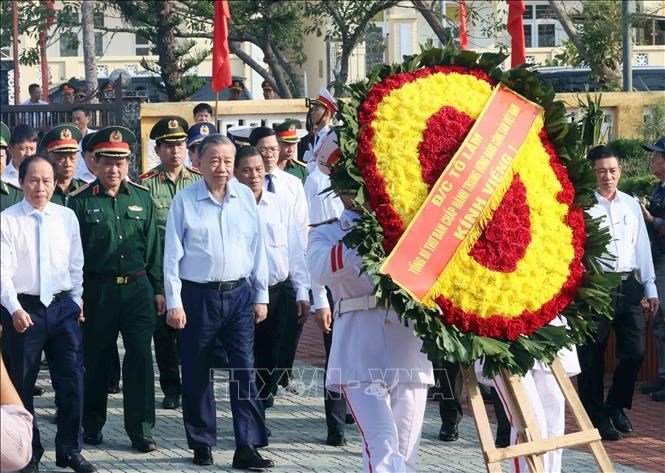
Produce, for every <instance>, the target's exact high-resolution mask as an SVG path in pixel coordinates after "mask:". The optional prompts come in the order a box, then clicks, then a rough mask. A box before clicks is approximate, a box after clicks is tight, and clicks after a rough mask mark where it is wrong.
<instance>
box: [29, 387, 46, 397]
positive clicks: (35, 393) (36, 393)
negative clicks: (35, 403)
mask: <svg viewBox="0 0 665 473" xmlns="http://www.w3.org/2000/svg"><path fill="white" fill-rule="evenodd" d="M45 392H46V389H44V388H40V387H39V386H35V387H34V388H32V395H33V396H41V395H43V394H44V393H45Z"/></svg>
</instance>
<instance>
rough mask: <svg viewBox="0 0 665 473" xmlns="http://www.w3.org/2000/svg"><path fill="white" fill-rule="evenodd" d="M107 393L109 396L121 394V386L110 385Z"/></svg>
mask: <svg viewBox="0 0 665 473" xmlns="http://www.w3.org/2000/svg"><path fill="white" fill-rule="evenodd" d="M106 392H108V393H109V394H118V393H119V392H120V385H119V384H109V385H108V386H107V387H106Z"/></svg>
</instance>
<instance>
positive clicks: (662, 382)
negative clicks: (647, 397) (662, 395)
mask: <svg viewBox="0 0 665 473" xmlns="http://www.w3.org/2000/svg"><path fill="white" fill-rule="evenodd" d="M663 389H665V379H664V378H660V379H659V380H658V382H657V383H655V384H644V385H642V387H641V388H640V391H641V392H642V394H651V393H655V392H658V391H662V390H663Z"/></svg>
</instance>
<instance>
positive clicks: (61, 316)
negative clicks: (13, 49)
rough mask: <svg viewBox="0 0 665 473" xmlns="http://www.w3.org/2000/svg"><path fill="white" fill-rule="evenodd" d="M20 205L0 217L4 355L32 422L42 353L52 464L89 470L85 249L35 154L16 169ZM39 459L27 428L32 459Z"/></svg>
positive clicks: (33, 466) (46, 164)
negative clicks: (84, 435) (53, 417)
mask: <svg viewBox="0 0 665 473" xmlns="http://www.w3.org/2000/svg"><path fill="white" fill-rule="evenodd" d="M19 181H20V182H21V187H22V189H23V193H24V196H25V198H24V199H23V200H22V201H21V202H19V203H18V204H15V205H13V206H11V207H9V208H8V209H6V210H5V211H4V212H2V214H0V221H1V225H0V234H1V239H0V246H1V248H2V259H1V262H0V265H1V270H0V279H1V289H0V294H1V298H0V299H1V302H2V325H3V327H4V332H3V337H2V338H3V340H2V342H3V343H2V345H3V351H4V352H5V353H6V354H7V355H8V356H7V359H8V362H9V366H8V371H9V375H10V377H11V379H12V382H13V383H14V385H15V386H16V389H17V391H18V393H19V395H20V396H21V400H22V401H23V404H24V405H25V407H26V408H27V409H28V411H30V413H32V414H33V415H34V412H35V411H34V406H33V398H32V393H33V387H34V385H35V381H36V379H37V375H38V373H39V363H40V358H41V353H42V351H45V353H46V359H47V361H48V364H49V367H50V368H51V370H52V371H51V378H52V381H53V386H54V388H55V390H56V397H55V400H56V405H57V408H58V416H57V424H58V433H57V436H56V441H55V443H56V464H57V465H58V466H59V467H64V468H67V467H69V468H72V469H74V471H77V472H92V471H96V470H95V468H94V467H93V466H92V465H91V464H90V463H89V462H88V461H86V460H85V459H84V458H83V456H82V455H81V417H82V412H83V346H82V339H81V331H80V329H79V326H78V322H79V320H82V318H83V310H82V308H83V304H82V302H81V295H82V294H83V250H82V247H81V235H80V232H79V226H78V221H77V219H76V216H75V215H74V212H72V211H71V210H70V209H68V208H66V207H63V206H61V205H57V204H53V203H51V202H49V201H50V199H51V196H52V195H53V191H54V189H55V165H54V164H53V162H52V161H50V160H49V159H48V158H46V157H44V156H41V155H34V156H30V157H29V158H26V159H25V160H24V161H23V162H22V163H21V166H20V167H19ZM43 453H44V448H43V447H42V444H41V442H40V438H39V429H38V428H37V423H36V421H34V422H33V441H32V460H31V461H30V463H29V465H28V466H27V467H26V468H27V469H24V470H22V471H29V472H32V471H38V470H39V466H38V465H39V460H40V459H41V457H42V455H43Z"/></svg>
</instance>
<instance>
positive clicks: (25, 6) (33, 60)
mask: <svg viewBox="0 0 665 473" xmlns="http://www.w3.org/2000/svg"><path fill="white" fill-rule="evenodd" d="M13 3H14V2H12V1H7V0H2V1H0V44H2V45H3V46H10V45H11V44H12V42H13V39H14V38H13V34H14V29H13V13H12V8H13ZM79 11H80V3H79V2H63V4H62V8H61V9H59V10H51V9H49V8H47V6H46V4H45V2H38V3H35V2H30V3H28V2H18V13H19V15H18V17H19V21H18V32H19V40H20V39H21V37H22V36H23V35H27V36H28V37H30V38H32V39H33V40H34V44H35V45H36V46H34V47H30V48H23V50H22V51H21V53H20V56H19V62H20V64H22V65H25V66H34V65H36V64H39V61H40V53H41V50H40V48H39V45H38V44H39V42H38V39H39V35H40V33H41V32H42V31H44V30H45V29H46V28H47V27H49V28H48V34H49V39H48V42H47V43H46V47H48V46H49V45H51V44H53V43H54V42H55V41H56V40H57V39H58V37H59V35H60V33H61V32H62V31H63V30H69V29H71V28H72V27H73V24H74V22H73V21H72V18H76V19H78V13H79ZM49 21H51V22H52V23H49Z"/></svg>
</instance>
